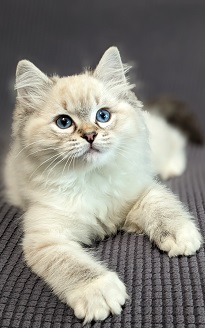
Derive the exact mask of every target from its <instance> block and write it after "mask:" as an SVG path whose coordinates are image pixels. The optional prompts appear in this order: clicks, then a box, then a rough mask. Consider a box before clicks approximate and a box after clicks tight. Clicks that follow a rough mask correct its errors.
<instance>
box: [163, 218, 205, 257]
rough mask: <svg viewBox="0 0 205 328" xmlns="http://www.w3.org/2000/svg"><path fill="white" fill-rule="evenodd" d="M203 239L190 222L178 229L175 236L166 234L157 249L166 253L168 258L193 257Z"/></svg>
mask: <svg viewBox="0 0 205 328" xmlns="http://www.w3.org/2000/svg"><path fill="white" fill-rule="evenodd" d="M202 242H203V239H202V236H201V234H200V233H199V231H198V230H197V228H196V226H195V224H194V223H193V222H192V221H189V222H187V223H186V224H185V225H183V226H182V227H180V228H179V229H178V231H176V232H175V234H172V233H167V236H166V237H164V238H162V239H161V242H160V243H159V244H158V246H159V248H160V249H161V250H163V251H166V252H168V255H169V256H170V257H172V256H178V255H186V256H188V255H193V254H195V253H196V251H197V250H198V249H199V248H200V246H201V245H202Z"/></svg>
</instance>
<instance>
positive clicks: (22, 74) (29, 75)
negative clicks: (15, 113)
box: [15, 60, 53, 109]
mask: <svg viewBox="0 0 205 328" xmlns="http://www.w3.org/2000/svg"><path fill="white" fill-rule="evenodd" d="M52 84H53V82H52V81H51V80H50V79H49V78H48V77H47V76H46V75H45V74H44V73H42V72H41V71H40V70H39V69H38V68H37V67H36V66H35V65H34V64H32V63H31V62H29V61H28V60H21V61H20V62H19V63H18V65H17V69H16V84H15V89H16V90H17V99H18V101H19V102H20V104H22V105H23V107H26V108H33V109H36V108H38V107H39V106H40V105H41V104H42V102H43V101H44V99H45V97H46V95H47V93H48V90H49V89H50V87H51V85H52Z"/></svg>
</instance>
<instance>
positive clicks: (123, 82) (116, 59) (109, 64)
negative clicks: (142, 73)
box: [93, 47, 134, 96]
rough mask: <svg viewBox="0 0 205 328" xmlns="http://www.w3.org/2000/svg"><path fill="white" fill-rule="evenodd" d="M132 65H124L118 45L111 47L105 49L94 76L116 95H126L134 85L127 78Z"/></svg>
mask: <svg viewBox="0 0 205 328" xmlns="http://www.w3.org/2000/svg"><path fill="white" fill-rule="evenodd" d="M129 70H130V67H129V66H127V65H123V64H122V61H121V57H120V53H119V51H118V49H117V48H116V47H110V48H109V49H108V50H107V51H105V53H104V55H103V56H102V58H101V60H100V62H99V64H98V65H97V67H96V69H95V71H94V74H93V75H94V77H95V78H97V79H99V80H101V81H102V82H103V83H104V84H105V86H106V87H107V88H108V90H112V93H114V94H115V95H116V96H120V95H126V94H127V92H128V91H129V90H130V89H132V88H133V87H134V85H133V84H132V85H131V84H130V83H129V82H128V80H127V78H126V73H127V72H128V71H129Z"/></svg>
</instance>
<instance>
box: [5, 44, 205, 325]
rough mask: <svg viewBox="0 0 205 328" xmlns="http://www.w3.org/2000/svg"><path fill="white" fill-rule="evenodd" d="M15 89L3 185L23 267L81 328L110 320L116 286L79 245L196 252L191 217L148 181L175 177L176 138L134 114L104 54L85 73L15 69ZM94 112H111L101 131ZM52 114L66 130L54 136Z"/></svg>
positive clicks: (131, 99)
mask: <svg viewBox="0 0 205 328" xmlns="http://www.w3.org/2000/svg"><path fill="white" fill-rule="evenodd" d="M16 88H17V91H18V101H17V105H16V109H15V113H14V122H13V141H12V146H11V151H10V153H9V154H8V157H7V161H6V166H5V184H6V192H7V197H8V199H9V201H10V202H11V203H12V204H15V205H17V206H20V207H21V208H22V209H23V210H24V211H25V214H24V220H23V226H24V239H23V250H24V254H25V259H26V262H27V264H28V265H29V267H30V268H31V269H32V270H33V271H34V272H35V273H36V274H38V275H39V276H40V277H42V278H43V279H44V280H45V281H46V282H47V283H48V284H49V285H50V286H51V287H52V289H53V291H54V293H55V294H56V295H58V296H59V298H60V299H61V300H62V301H64V302H66V303H67V304H68V305H69V306H71V307H72V308H73V309H74V312H75V314H76V316H77V317H78V318H81V319H84V322H89V321H92V320H103V319H105V318H106V317H107V316H108V315H109V313H113V314H119V313H120V312H121V310H122V305H123V304H124V303H125V301H126V299H127V298H128V295H127V293H126V288H125V286H124V284H123V283H122V282H121V280H120V279H119V278H118V276H117V274H116V273H114V272H111V271H110V270H109V269H107V268H106V266H105V265H103V264H101V263H99V262H98V261H97V260H96V259H95V257H94V256H93V255H91V254H89V253H88V252H87V251H86V250H85V249H84V248H83V247H82V244H91V243H92V240H93V239H95V238H102V239H103V238H104V237H105V236H106V235H109V234H111V233H115V232H116V231H117V230H118V229H124V230H126V231H133V232H143V233H146V234H147V235H148V236H149V237H150V240H151V241H153V242H155V243H156V245H158V247H159V248H160V249H162V250H163V251H166V252H168V254H169V256H176V255H179V254H181V255H192V254H194V253H195V252H196V251H197V250H198V249H199V247H200V245H201V243H202V238H201V235H200V233H199V232H198V229H197V227H196V225H195V223H194V219H193V218H192V216H191V215H190V214H189V213H188V212H187V210H186V209H185V208H184V207H183V206H182V205H181V204H180V202H179V200H178V199H177V198H176V197H175V196H174V195H173V194H172V193H171V192H170V191H168V190H167V189H166V188H165V187H163V186H161V185H160V184H159V183H157V182H156V180H155V175H156V174H161V176H162V177H164V178H168V177H169V176H171V175H177V174H181V173H182V172H183V170H184V169H185V160H186V157H185V149H184V148H185V142H184V139H183V137H182V136H181V135H180V134H178V132H177V131H176V130H172V129H171V128H170V127H168V126H167V125H166V123H165V122H163V121H162V120H160V119H159V120H158V119H157V118H153V117H152V116H150V115H149V114H148V113H145V112H142V111H141V106H142V104H141V103H140V102H139V101H138V99H137V97H135V96H134V95H133V93H132V92H131V91H130V89H131V88H132V86H131V85H130V84H129V82H128V81H127V79H126V77H125V74H124V68H123V65H122V62H121V59H120V55H119V52H118V50H117V49H116V48H114V47H112V48H110V49H108V51H107V52H106V53H105V54H104V56H103V57H102V59H101V61H100V63H99V65H98V66H97V68H96V70H95V71H94V72H93V74H90V73H89V72H85V73H83V74H80V75H76V76H70V77H64V78H58V77H55V78H52V79H50V78H48V77H47V76H46V75H44V74H43V73H42V72H40V71H39V70H38V69H37V68H36V67H35V66H34V65H33V64H31V63H29V62H27V61H26V62H25V61H23V62H20V63H19V65H18V68H17V83H16ZM102 108H104V109H106V110H108V111H109V112H110V113H111V118H110V120H109V121H107V122H104V123H103V122H99V121H97V118H96V113H97V111H98V110H100V109H102ZM59 115H69V117H70V118H71V119H72V125H71V126H70V127H69V128H67V129H60V128H59V127H58V126H57V124H56V120H57V118H58V117H59ZM89 133H92V134H93V135H95V136H96V137H95V139H94V141H93V143H92V147H91V144H90V143H89V142H88V141H87V140H86V138H85V137H84V136H85V135H86V134H89ZM165 140H166V142H165ZM168 149H170V151H168ZM169 153H170V155H169V156H168V154H169ZM176 163H178V164H179V165H178V164H176ZM180 165H181V166H180ZM178 166H179V167H178Z"/></svg>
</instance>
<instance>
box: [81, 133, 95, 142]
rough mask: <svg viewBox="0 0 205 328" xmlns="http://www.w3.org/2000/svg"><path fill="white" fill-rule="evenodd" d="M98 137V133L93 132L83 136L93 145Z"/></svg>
mask: <svg viewBox="0 0 205 328" xmlns="http://www.w3.org/2000/svg"><path fill="white" fill-rule="evenodd" d="M96 136H97V133H96V132H94V131H93V132H87V133H84V134H83V135H82V138H83V139H85V140H86V141H87V142H89V143H90V144H91V143H93V141H94V140H95V137H96Z"/></svg>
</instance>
